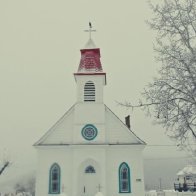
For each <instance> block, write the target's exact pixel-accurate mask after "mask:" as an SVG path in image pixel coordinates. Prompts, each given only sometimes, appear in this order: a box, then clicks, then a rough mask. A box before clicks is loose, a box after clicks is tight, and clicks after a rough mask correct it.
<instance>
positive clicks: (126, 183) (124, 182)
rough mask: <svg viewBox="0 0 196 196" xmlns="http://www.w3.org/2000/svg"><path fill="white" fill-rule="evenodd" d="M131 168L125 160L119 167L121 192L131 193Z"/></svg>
mask: <svg viewBox="0 0 196 196" xmlns="http://www.w3.org/2000/svg"><path fill="white" fill-rule="evenodd" d="M130 186H131V185H130V169H129V166H128V164H127V163H125V162H123V163H122V164H121V165H120V167H119V192H120V193H130V192H131V187H130Z"/></svg>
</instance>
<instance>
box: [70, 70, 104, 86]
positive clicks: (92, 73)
mask: <svg viewBox="0 0 196 196" xmlns="http://www.w3.org/2000/svg"><path fill="white" fill-rule="evenodd" d="M73 75H74V78H75V76H96V75H102V76H105V85H106V84H107V80H106V73H105V72H90V73H87V72H86V73H79V72H77V73H73ZM75 80H76V78H75Z"/></svg>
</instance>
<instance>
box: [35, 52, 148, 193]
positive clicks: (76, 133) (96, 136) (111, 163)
mask: <svg viewBox="0 0 196 196" xmlns="http://www.w3.org/2000/svg"><path fill="white" fill-rule="evenodd" d="M82 52H83V55H84V56H82V58H81V61H82V60H84V62H81V64H82V66H86V65H88V66H86V72H85V70H84V69H85V68H83V70H82V72H80V71H78V72H77V73H76V74H75V79H76V83H77V102H76V104H75V105H73V106H72V107H71V108H70V110H69V111H68V112H66V113H65V115H64V116H63V117H62V118H61V119H60V120H59V121H58V122H57V123H56V124H55V125H54V126H53V127H52V128H51V129H50V130H49V131H48V132H47V133H46V134H45V135H44V136H43V137H42V138H41V139H40V140H39V141H38V142H37V143H35V147H36V149H37V152H38V168H37V180H36V196H48V195H56V194H57V195H58V194H65V195H67V196H94V195H95V194H96V193H97V192H102V194H103V195H105V196H117V195H121V196H124V195H127V194H128V195H133V196H142V195H143V196H144V178H143V162H142V151H143V149H144V147H145V143H144V142H143V141H142V140H141V139H139V138H138V137H137V136H136V135H135V134H134V133H133V132H132V131H131V130H130V129H129V128H127V126H126V125H125V124H124V123H123V122H121V121H120V119H119V118H118V117H117V116H116V115H115V114H114V113H113V112H112V111H111V110H110V109H109V108H108V107H107V106H106V105H104V103H103V87H104V85H105V84H106V75H105V73H103V72H102V70H101V69H100V70H98V72H96V73H95V72H94V71H93V72H91V67H92V65H93V66H95V67H94V68H93V69H98V68H97V67H98V66H101V64H99V62H98V61H97V59H96V61H93V62H94V64H93V63H92V60H91V61H90V63H91V64H88V63H89V62H88V60H89V58H94V57H95V58H97V56H96V55H97V54H99V49H94V48H92V49H89V48H88V49H83V50H82ZM89 53H90V55H92V56H90V57H89V56H88V55H89ZM85 58H86V59H85ZM85 63H86V64H85ZM81 64H80V66H81ZM89 65H90V66H91V67H90V66H89ZM89 67H90V68H89ZM89 81H90V82H91V83H92V84H94V86H93V85H91V86H90V87H87V88H86V87H85V84H86V83H87V82H89ZM91 83H90V84H91ZM85 88H86V91H87V92H86V94H87V96H88V94H90V96H91V97H93V98H92V100H91V101H85V98H84V97H85ZM89 88H90V90H89ZM92 89H93V90H92ZM94 98H95V100H93V99H94ZM90 99H91V98H90ZM55 163H56V164H57V165H58V171H59V173H58V175H59V176H58V177H59V179H58V180H57V181H58V182H57V184H58V186H59V187H58V188H57V189H58V191H57V192H55V191H54V190H56V188H55V186H57V185H54V187H53V188H54V190H52V191H51V189H53V188H51V186H53V185H51V184H52V183H53V184H55V183H56V181H55V180H56V179H55V175H54V179H52V178H53V177H51V171H53V170H51V167H52V166H53V165H54V164H55ZM88 166H90V167H88ZM120 166H123V167H125V173H124V177H123V173H122V172H123V171H124V170H123V169H122V171H121V170H119V169H120V168H122V167H120ZM126 166H127V168H126ZM89 168H90V169H89ZM128 168H129V169H128ZM126 172H127V173H126ZM121 174H122V175H121ZM52 175H53V174H52ZM123 180H124V182H123ZM123 183H124V184H123ZM121 185H122V186H123V187H122V186H121Z"/></svg>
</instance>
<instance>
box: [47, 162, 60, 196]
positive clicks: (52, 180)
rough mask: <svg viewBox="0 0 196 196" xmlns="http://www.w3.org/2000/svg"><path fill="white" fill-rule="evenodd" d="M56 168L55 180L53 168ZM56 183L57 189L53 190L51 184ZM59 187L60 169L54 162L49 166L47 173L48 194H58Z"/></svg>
mask: <svg viewBox="0 0 196 196" xmlns="http://www.w3.org/2000/svg"><path fill="white" fill-rule="evenodd" d="M54 169H57V174H56V175H57V180H54V179H53V170H54ZM54 183H56V184H57V191H54V190H53V184H54ZM60 188H61V169H60V166H59V165H58V164H57V163H54V164H53V165H52V166H51V167H50V173H49V194H60Z"/></svg>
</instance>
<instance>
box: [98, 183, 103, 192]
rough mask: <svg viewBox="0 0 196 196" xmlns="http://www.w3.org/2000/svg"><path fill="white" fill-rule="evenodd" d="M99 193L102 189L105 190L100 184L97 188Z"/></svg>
mask: <svg viewBox="0 0 196 196" xmlns="http://www.w3.org/2000/svg"><path fill="white" fill-rule="evenodd" d="M97 188H98V191H99V192H101V189H102V188H103V187H102V186H101V185H100V184H99V185H98V186H97Z"/></svg>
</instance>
